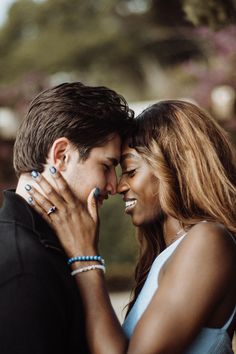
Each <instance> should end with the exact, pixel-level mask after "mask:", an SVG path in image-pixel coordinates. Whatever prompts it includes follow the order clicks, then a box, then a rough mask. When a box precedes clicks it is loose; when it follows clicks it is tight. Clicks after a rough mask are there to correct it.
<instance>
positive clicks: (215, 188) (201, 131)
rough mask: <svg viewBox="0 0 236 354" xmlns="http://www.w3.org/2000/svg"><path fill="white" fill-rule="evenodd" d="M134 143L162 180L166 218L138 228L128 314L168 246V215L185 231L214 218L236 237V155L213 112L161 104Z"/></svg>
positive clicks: (139, 124)
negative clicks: (160, 254)
mask: <svg viewBox="0 0 236 354" xmlns="http://www.w3.org/2000/svg"><path fill="white" fill-rule="evenodd" d="M129 145H130V146H131V147H132V148H135V149H136V151H137V152H138V153H140V154H141V156H142V157H143V158H144V159H145V160H146V161H147V162H148V164H149V165H150V166H151V168H152V170H153V173H154V175H155V176H156V177H157V178H158V180H159V200H160V207H161V210H162V213H163V216H162V218H161V219H159V220H154V221H153V223H152V224H151V225H146V226H141V227H139V228H138V240H139V243H140V256H139V260H138V263H137V266H136V270H135V282H136V285H135V288H134V291H133V299H132V301H131V302H130V304H129V307H128V311H129V310H130V309H131V307H132V305H133V303H134V301H135V300H136V298H137V296H138V294H139V292H140V290H141V289H142V286H143V284H144V281H145V279H146V276H147V274H148V271H149V269H150V267H151V265H152V262H153V261H154V259H155V258H156V256H157V255H158V254H159V253H160V252H161V251H162V250H163V249H164V248H165V246H166V245H165V242H164V237H163V224H164V220H165V215H171V216H172V217H174V218H175V219H177V220H179V221H180V223H181V225H182V226H183V228H189V227H191V226H192V225H194V224H196V223H198V222H199V221H202V220H208V221H213V222H219V223H222V224H224V225H225V227H226V228H227V229H228V230H229V231H231V232H232V234H236V205H235V201H236V152H235V150H234V148H233V146H232V145H231V143H230V141H229V139H228V137H227V134H226V132H225V131H224V130H223V129H222V128H221V127H220V126H219V125H218V124H217V123H216V122H215V120H214V119H213V118H211V117H210V116H209V114H208V113H206V112H205V111H203V110H202V109H201V108H199V107H198V106H196V105H194V104H192V103H189V102H185V101H180V100H167V101H160V102H159V103H156V104H154V105H152V106H151V107H149V108H147V109H145V110H144V111H143V112H142V113H141V114H140V115H139V116H138V117H137V119H136V120H135V131H134V134H133V136H132V137H131V138H130V139H129Z"/></svg>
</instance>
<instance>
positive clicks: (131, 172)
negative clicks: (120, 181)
mask: <svg viewBox="0 0 236 354" xmlns="http://www.w3.org/2000/svg"><path fill="white" fill-rule="evenodd" d="M135 172H136V168H132V169H131V170H126V171H122V174H121V176H128V177H133V176H134V175H135Z"/></svg>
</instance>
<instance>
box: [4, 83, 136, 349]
mask: <svg viewBox="0 0 236 354" xmlns="http://www.w3.org/2000/svg"><path fill="white" fill-rule="evenodd" d="M132 118H133V112H132V111H131V110H130V109H129V108H128V106H127V103H126V102H125V100H124V99H123V98H122V97H121V96H119V95H118V94H116V93H115V92H114V91H112V90H109V89H107V88H104V87H89V86H85V85H83V84H81V83H79V82H76V83H71V84H62V85H59V86H57V87H55V88H52V89H49V90H46V91H44V92H42V93H40V94H39V95H38V96H37V97H36V98H35V99H34V100H33V101H32V103H31V105H30V107H29V111H28V114H27V116H26V118H25V120H24V121H23V123H22V125H21V127H20V129H19V132H18V135H17V138H16V142H15V147H14V168H15V171H16V173H17V175H18V177H19V181H18V184H17V189H16V192H14V191H6V192H5V193H4V203H3V207H2V209H1V211H0V353H1V354H21V353H22V354H28V353H30V354H49V353H50V354H52V353H53V354H54V353H56V354H70V353H71V354H72V353H73V354H75V353H76V354H84V353H86V354H88V353H89V351H88V347H87V344H86V339H85V335H84V333H85V331H84V327H85V319H84V316H83V308H82V304H81V299H80V295H79V293H78V289H77V287H76V285H75V282H74V279H73V278H72V277H71V275H70V270H69V267H68V266H67V258H66V255H65V253H64V252H63V250H62V248H61V246H60V244H59V242H58V241H57V238H56V235H55V234H54V232H53V230H52V229H51V228H50V227H49V225H48V224H47V223H46V222H45V221H44V220H43V218H42V217H41V216H40V215H39V214H37V213H36V211H34V210H33V208H32V207H31V206H30V204H28V203H27V202H26V200H27V198H28V194H27V192H26V190H25V188H26V189H27V188H30V185H32V177H31V175H30V172H32V171H37V173H38V172H39V173H42V174H43V175H45V176H46V177H47V178H48V179H49V180H50V181H53V178H52V177H51V173H50V167H51V166H55V167H56V168H57V170H59V171H60V172H61V173H62V174H63V176H64V178H65V179H66V180H67V182H68V184H69V185H70V187H71V188H72V190H73V191H74V193H75V194H76V195H77V196H78V197H79V198H80V200H81V201H82V202H84V203H86V200H87V197H88V194H89V192H90V191H91V189H92V188H94V187H98V188H99V189H100V197H99V201H100V203H102V202H103V199H106V198H107V196H108V194H114V193H116V184H117V179H116V173H115V166H116V164H117V163H118V161H119V158H120V146H121V139H122V137H123V134H125V132H126V130H127V129H128V128H129V126H130V122H131V121H132ZM51 171H52V169H51ZM35 173H36V172H34V173H33V175H34V176H35ZM37 173H36V176H37ZM35 185H36V184H35ZM49 193H50V191H49ZM48 212H49V213H50V212H56V210H51V211H50V210H49V211H48Z"/></svg>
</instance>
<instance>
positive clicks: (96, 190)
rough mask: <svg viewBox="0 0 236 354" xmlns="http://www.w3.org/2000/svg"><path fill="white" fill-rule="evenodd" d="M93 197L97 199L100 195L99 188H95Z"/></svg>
mask: <svg viewBox="0 0 236 354" xmlns="http://www.w3.org/2000/svg"><path fill="white" fill-rule="evenodd" d="M93 195H94V197H95V198H96V199H97V198H98V197H99V196H100V195H101V191H100V188H98V187H96V189H95V191H94V192H93Z"/></svg>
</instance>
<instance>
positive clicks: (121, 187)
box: [117, 177, 129, 194]
mask: <svg viewBox="0 0 236 354" xmlns="http://www.w3.org/2000/svg"><path fill="white" fill-rule="evenodd" d="M128 189H129V186H128V184H127V183H126V182H125V181H124V180H123V179H122V177H121V179H120V180H119V182H118V185H117V193H119V194H122V193H125V192H126V191H127V190H128Z"/></svg>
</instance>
